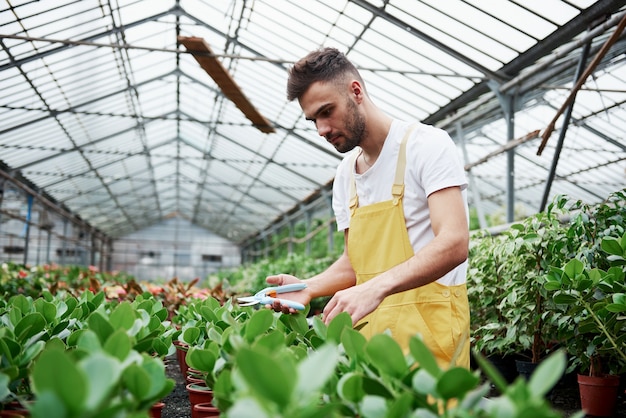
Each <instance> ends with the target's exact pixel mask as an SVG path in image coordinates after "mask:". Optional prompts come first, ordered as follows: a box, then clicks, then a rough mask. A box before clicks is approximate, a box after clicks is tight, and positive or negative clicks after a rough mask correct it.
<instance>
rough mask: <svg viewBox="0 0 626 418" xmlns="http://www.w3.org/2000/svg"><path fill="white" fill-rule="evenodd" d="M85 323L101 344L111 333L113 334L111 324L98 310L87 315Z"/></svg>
mask: <svg viewBox="0 0 626 418" xmlns="http://www.w3.org/2000/svg"><path fill="white" fill-rule="evenodd" d="M87 323H88V325H89V329H90V330H92V331H93V332H94V333H95V334H96V335H97V336H98V338H99V339H100V343H101V344H104V343H105V342H106V340H107V339H108V338H109V337H110V336H111V334H113V331H114V329H113V326H112V325H111V323H109V321H108V320H107V319H106V318H105V317H104V316H103V315H102V314H101V313H100V312H93V313H92V314H91V315H89V318H88V319H87Z"/></svg>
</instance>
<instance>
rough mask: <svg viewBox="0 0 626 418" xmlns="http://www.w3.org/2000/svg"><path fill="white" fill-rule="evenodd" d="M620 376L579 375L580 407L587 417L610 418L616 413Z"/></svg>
mask: <svg viewBox="0 0 626 418" xmlns="http://www.w3.org/2000/svg"><path fill="white" fill-rule="evenodd" d="M618 386H619V376H613V375H605V376H586V375H582V374H579V375H578V390H579V391H580V406H581V408H582V409H583V410H584V411H585V413H586V414H587V415H593V416H598V417H610V416H613V414H614V413H615V405H616V403H617V390H618Z"/></svg>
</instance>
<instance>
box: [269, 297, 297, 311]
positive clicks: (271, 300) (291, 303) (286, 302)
mask: <svg viewBox="0 0 626 418" xmlns="http://www.w3.org/2000/svg"><path fill="white" fill-rule="evenodd" d="M275 301H279V302H280V304H281V305H284V306H289V307H290V308H293V309H295V310H297V311H303V310H304V305H303V304H301V303H298V302H294V301H293V300H287V299H279V298H272V297H269V296H266V297H264V298H262V299H261V300H259V303H260V304H261V305H273V304H274V302H275Z"/></svg>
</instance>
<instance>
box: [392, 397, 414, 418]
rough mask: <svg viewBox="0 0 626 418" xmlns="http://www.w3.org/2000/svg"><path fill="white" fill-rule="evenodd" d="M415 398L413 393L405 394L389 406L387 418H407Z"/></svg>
mask: <svg viewBox="0 0 626 418" xmlns="http://www.w3.org/2000/svg"><path fill="white" fill-rule="evenodd" d="M413 396H414V394H412V393H411V392H408V391H407V392H403V393H401V394H400V396H398V397H397V398H396V399H394V401H393V402H392V403H391V405H390V406H389V410H388V412H387V417H389V418H396V417H407V416H409V414H410V412H411V410H412V406H413Z"/></svg>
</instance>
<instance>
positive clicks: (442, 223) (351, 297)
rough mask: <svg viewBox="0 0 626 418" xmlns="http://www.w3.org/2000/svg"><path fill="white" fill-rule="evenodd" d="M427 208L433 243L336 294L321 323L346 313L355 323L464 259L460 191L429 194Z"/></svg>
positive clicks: (464, 226)
mask: <svg viewBox="0 0 626 418" xmlns="http://www.w3.org/2000/svg"><path fill="white" fill-rule="evenodd" d="M428 207H429V210H430V219H431V224H432V228H433V232H434V235H435V237H434V239H433V240H432V241H431V242H430V243H428V244H427V245H426V246H425V247H423V248H422V249H421V250H420V251H418V252H417V253H416V254H415V255H413V256H412V257H411V258H409V259H408V260H407V261H405V262H404V263H401V264H399V265H397V266H395V267H393V268H392V269H390V270H388V271H386V272H384V273H382V274H380V275H378V276H376V277H374V278H372V279H371V280H369V281H367V282H365V283H363V284H361V285H359V286H353V287H351V288H348V289H345V290H341V291H338V292H337V293H336V294H335V296H334V297H333V298H332V299H331V300H330V301H329V302H328V304H327V305H326V308H325V309H324V322H326V323H328V322H329V321H330V320H332V319H333V318H334V317H335V316H337V315H338V314H339V313H340V312H344V311H345V312H348V313H349V314H350V316H351V317H352V321H353V323H356V322H357V321H359V320H360V319H361V318H363V317H364V316H365V315H367V314H369V313H370V312H372V311H373V310H374V309H376V307H378V305H379V304H380V303H381V302H382V301H383V299H384V298H385V297H387V296H389V295H392V294H394V293H398V292H402V291H405V290H409V289H413V288H416V287H419V286H424V285H426V284H428V283H431V282H433V281H435V280H437V279H439V278H440V277H442V276H444V275H445V274H446V273H448V272H449V271H450V270H452V269H453V268H455V267H456V266H458V265H459V264H461V263H462V262H464V261H465V260H466V259H467V255H468V246H469V228H468V225H467V214H466V212H465V204H464V202H463V196H462V194H461V189H460V188H459V187H450V188H446V189H442V190H439V191H437V192H435V193H432V194H431V195H430V196H429V197H428Z"/></svg>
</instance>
